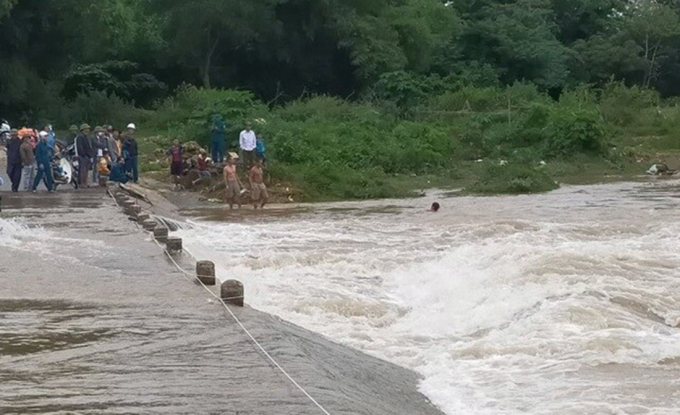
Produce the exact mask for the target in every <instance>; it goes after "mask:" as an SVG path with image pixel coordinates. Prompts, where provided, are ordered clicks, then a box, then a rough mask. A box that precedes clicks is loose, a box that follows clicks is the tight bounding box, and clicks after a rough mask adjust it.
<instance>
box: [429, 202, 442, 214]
mask: <svg viewBox="0 0 680 415" xmlns="http://www.w3.org/2000/svg"><path fill="white" fill-rule="evenodd" d="M440 207H441V206H439V203H437V202H434V203H433V204H432V206H430V212H438V211H439V208H440Z"/></svg>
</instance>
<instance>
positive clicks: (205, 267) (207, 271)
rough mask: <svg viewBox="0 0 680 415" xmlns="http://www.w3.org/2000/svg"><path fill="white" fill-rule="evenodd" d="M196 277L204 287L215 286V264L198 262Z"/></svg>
mask: <svg viewBox="0 0 680 415" xmlns="http://www.w3.org/2000/svg"><path fill="white" fill-rule="evenodd" d="M196 276H197V277H198V279H199V280H200V281H201V282H202V283H203V284H205V285H215V264H214V263H212V262H210V261H198V262H197V263H196Z"/></svg>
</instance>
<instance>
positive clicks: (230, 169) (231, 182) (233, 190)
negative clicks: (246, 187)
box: [223, 156, 241, 209]
mask: <svg viewBox="0 0 680 415" xmlns="http://www.w3.org/2000/svg"><path fill="white" fill-rule="evenodd" d="M223 174H224V183H225V185H226V190H227V202H228V203H229V209H233V208H234V203H237V204H238V208H239V209H241V181H240V180H239V179H238V174H237V173H236V157H233V156H230V157H229V158H228V159H227V165H226V166H224V172H223Z"/></svg>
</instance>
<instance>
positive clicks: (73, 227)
mask: <svg viewBox="0 0 680 415" xmlns="http://www.w3.org/2000/svg"><path fill="white" fill-rule="evenodd" d="M1 195H2V196H3V211H2V213H1V214H0V215H1V216H0V413H2V414H47V413H58V414H67V413H68V414H71V413H77V414H156V413H158V414H181V413H186V414H241V415H244V414H277V415H278V414H295V415H297V414H322V412H321V410H320V409H319V408H318V407H316V406H315V405H314V404H313V403H312V402H311V401H310V400H309V399H308V398H307V397H305V396H304V395H303V394H302V393H301V392H300V391H299V390H297V389H296V388H295V387H294V386H293V385H292V384H291V382H290V381H289V380H288V379H286V378H285V377H284V376H283V375H282V374H281V373H280V372H279V371H278V370H277V369H276V368H275V367H274V366H273V365H272V364H271V363H270V362H269V361H268V360H267V359H266V358H265V357H264V356H263V355H262V353H260V352H259V351H258V350H256V349H255V347H254V346H253V344H252V343H251V342H250V340H249V339H248V338H247V337H246V335H245V334H244V333H243V332H242V331H241V330H240V329H239V328H238V327H237V326H236V324H234V322H233V321H231V320H230V318H229V317H228V315H227V314H226V313H225V310H224V309H223V308H221V306H220V305H219V304H218V303H216V302H215V301H214V300H211V298H210V297H209V295H208V293H206V292H205V291H204V290H203V289H202V288H201V287H199V286H197V285H196V284H195V283H194V282H191V281H189V280H187V279H185V277H184V276H183V275H182V274H181V273H179V272H178V271H177V270H176V269H175V268H174V266H172V264H171V263H170V262H169V261H168V260H167V258H165V257H164V255H163V253H162V252H161V250H160V249H159V248H158V247H157V246H156V245H155V244H154V243H153V242H152V241H151V240H150V239H149V238H148V237H147V236H146V235H145V234H144V233H142V232H141V231H140V230H139V229H138V228H137V227H136V226H135V225H134V224H133V223H132V222H130V221H129V220H128V219H127V218H126V217H125V216H124V215H122V214H121V213H120V212H119V210H118V209H117V208H116V207H115V205H114V204H113V201H112V200H111V199H109V198H107V197H105V196H104V194H103V192H102V191H101V190H99V189H90V190H85V191H78V192H76V191H62V192H58V193H56V194H52V195H48V194H46V193H38V194H28V193H20V194H9V193H7V192H2V193H1ZM179 260H180V263H181V264H182V266H183V267H185V268H191V267H192V266H193V259H191V258H188V257H187V256H183V257H180V258H179ZM246 290H247V284H246ZM246 302H247V298H246ZM236 313H237V315H238V316H239V318H241V319H242V321H243V322H244V324H245V325H246V326H247V327H248V328H249V329H250V330H251V332H252V333H253V335H254V336H255V337H256V338H257V339H259V340H260V341H261V343H262V345H263V346H264V347H265V348H266V349H267V350H268V351H269V352H270V353H271V354H272V355H273V356H274V357H275V359H277V361H278V362H279V363H280V364H281V365H282V366H283V367H285V368H286V370H288V372H289V373H290V374H291V376H292V377H293V378H295V379H296V380H297V381H298V382H299V383H300V384H301V385H302V386H303V387H304V388H305V389H306V390H307V391H308V392H309V393H310V394H311V395H312V396H313V397H315V398H316V399H317V400H318V401H319V403H320V404H321V405H322V406H323V407H324V408H326V410H328V411H329V412H330V413H331V414H367V415H368V414H371V415H372V414H384V415H392V414H424V415H428V414H433V415H434V414H439V413H440V412H439V411H438V410H437V409H436V408H435V407H433V406H432V405H431V404H430V403H429V402H428V401H427V400H426V399H425V398H424V397H423V396H422V395H420V394H419V393H418V392H417V391H416V386H417V382H418V377H417V376H416V375H415V374H414V373H413V372H410V371H408V370H405V369H403V368H400V367H397V366H394V365H391V364H388V363H386V362H384V361H382V360H378V359H375V358H371V357H368V356H367V355H365V354H362V353H360V352H358V351H355V350H352V349H350V348H347V347H343V346H340V345H337V344H335V343H332V342H330V341H328V340H326V339H324V338H322V337H320V336H319V335H316V334H314V333H311V332H308V331H306V330H303V329H300V328H298V327H296V326H294V325H292V324H289V323H286V322H283V321H281V320H279V319H277V318H274V317H272V316H270V315H267V314H264V313H260V312H257V311H255V310H253V309H250V308H248V307H246V308H244V309H238V310H236Z"/></svg>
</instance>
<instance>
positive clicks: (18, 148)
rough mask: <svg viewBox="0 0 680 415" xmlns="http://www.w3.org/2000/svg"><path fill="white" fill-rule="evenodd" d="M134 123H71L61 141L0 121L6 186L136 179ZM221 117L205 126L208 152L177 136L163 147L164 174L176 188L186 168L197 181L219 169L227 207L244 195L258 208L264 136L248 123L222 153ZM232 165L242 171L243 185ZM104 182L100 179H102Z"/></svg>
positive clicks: (263, 193) (262, 196)
mask: <svg viewBox="0 0 680 415" xmlns="http://www.w3.org/2000/svg"><path fill="white" fill-rule="evenodd" d="M136 130H137V127H136V125H135V124H134V123H130V124H128V125H127V127H126V129H125V131H124V132H122V133H121V131H120V130H119V129H117V128H115V127H113V126H111V125H104V126H96V127H95V128H94V130H93V129H92V128H91V127H90V125H89V124H86V123H85V124H82V125H80V127H78V126H76V125H72V126H71V127H70V129H69V134H68V136H67V137H65V138H64V139H61V140H60V139H58V138H57V135H56V133H55V131H54V129H53V128H52V126H51V125H46V126H45V127H44V128H43V129H42V130H40V131H38V130H37V129H34V128H28V127H24V128H21V129H16V128H14V129H13V128H10V126H9V124H8V123H7V122H5V121H3V122H2V123H1V125H0V144H3V145H4V148H5V151H6V153H7V175H8V176H9V179H10V182H11V190H12V191H13V192H18V191H19V190H20V189H21V190H23V191H33V192H36V191H37V189H38V186H39V185H40V183H41V182H43V183H44V187H45V189H46V190H47V191H49V192H54V191H55V190H56V188H57V186H58V185H59V184H72V185H73V186H74V187H75V188H87V187H89V186H90V185H91V184H93V185H99V184H101V182H103V181H114V182H120V183H127V182H128V181H133V182H135V183H137V182H138V180H139V147H138V144H137V140H136V138H135V132H136ZM226 130H227V129H226V124H225V122H224V119H223V118H222V117H221V116H219V115H215V116H214V117H213V119H212V125H211V131H210V133H211V148H210V150H211V153H212V158H210V157H208V154H207V151H206V150H204V149H203V148H200V147H198V148H197V149H193V152H194V154H193V155H190V154H187V153H186V152H185V146H184V145H182V144H181V143H180V142H179V140H176V141H175V142H174V143H173V145H172V146H171V147H170V148H169V149H168V150H167V153H166V154H167V156H168V158H169V161H170V174H171V176H173V178H174V181H175V188H176V189H177V188H181V185H180V178H181V177H182V176H184V175H186V174H187V172H189V171H196V172H197V174H198V180H201V179H203V178H210V177H212V174H211V169H212V170H214V169H215V168H217V169H219V170H218V171H220V170H221V174H220V175H219V176H220V177H219V179H223V180H224V185H225V188H226V189H225V190H226V200H227V203H228V204H229V206H230V208H233V207H234V205H238V207H239V208H240V207H241V205H242V198H243V197H244V196H245V195H246V194H247V193H250V195H249V196H250V199H251V201H252V204H253V207H254V208H255V209H257V208H263V207H264V206H265V204H266V203H267V201H268V199H269V194H268V192H267V187H266V185H265V183H264V171H263V168H264V166H265V163H266V160H267V157H266V153H265V144H264V138H263V137H261V136H258V135H257V134H256V133H255V131H254V130H253V129H252V124H251V123H250V122H248V123H246V125H245V128H244V129H243V130H242V131H241V132H240V134H239V142H238V150H237V151H227V149H228V145H227V133H226ZM237 166H241V167H243V168H244V169H245V171H246V178H247V180H246V183H247V186H244V185H243V182H242V180H241V178H240V177H239V174H238V172H237ZM104 178H105V179H106V180H102V179H104Z"/></svg>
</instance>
